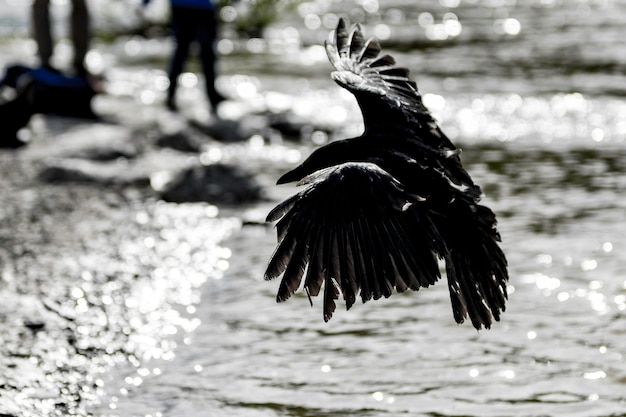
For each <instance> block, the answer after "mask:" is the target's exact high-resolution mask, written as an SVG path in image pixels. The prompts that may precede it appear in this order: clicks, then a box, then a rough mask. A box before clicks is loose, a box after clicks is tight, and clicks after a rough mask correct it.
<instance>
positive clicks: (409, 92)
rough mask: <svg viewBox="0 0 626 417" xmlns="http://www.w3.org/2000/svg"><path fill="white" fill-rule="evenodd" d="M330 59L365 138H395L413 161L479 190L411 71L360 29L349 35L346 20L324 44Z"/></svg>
mask: <svg viewBox="0 0 626 417" xmlns="http://www.w3.org/2000/svg"><path fill="white" fill-rule="evenodd" d="M325 45H326V53H327V55H328V59H329V60H330V62H331V64H332V65H333V67H334V68H335V71H333V72H332V73H331V77H332V78H333V80H335V82H337V84H339V85H340V86H342V87H344V88H345V89H347V90H348V91H350V92H351V93H352V94H354V96H355V98H356V99H357V102H358V103H359V107H360V108H361V112H362V114H363V123H364V125H365V132H366V135H369V136H378V137H380V138H381V140H383V139H389V138H390V137H394V136H397V134H396V133H395V132H397V131H398V130H402V131H404V132H409V134H404V135H401V136H402V140H403V141H404V142H405V143H406V144H407V145H410V146H413V147H414V149H415V153H414V155H413V157H414V158H416V159H419V155H423V156H425V157H427V158H430V159H431V160H432V161H433V162H432V164H433V166H435V165H439V166H440V167H439V168H440V169H441V170H442V171H445V172H446V175H447V176H448V178H449V179H450V181H452V182H453V183H455V184H457V185H464V186H469V187H474V188H475V190H476V191H475V194H477V195H479V194H480V193H481V191H480V189H479V188H478V187H475V186H474V184H473V182H472V180H471V179H470V177H469V175H468V174H467V172H466V171H465V169H464V168H463V167H462V165H461V160H460V157H459V154H460V150H459V149H457V148H456V146H454V144H453V143H452V141H450V139H449V138H448V137H447V136H446V135H445V134H444V133H443V131H441V129H440V128H439V126H438V125H437V123H436V121H435V120H434V119H433V117H432V116H431V114H430V112H429V111H428V109H427V108H426V107H425V106H424V104H423V102H422V96H421V95H420V93H419V91H418V88H417V84H416V83H415V82H414V81H412V80H411V79H409V70H408V69H406V68H402V67H399V66H397V65H396V61H395V59H394V58H393V57H392V56H390V55H387V54H384V55H382V54H381V47H380V44H379V43H378V41H377V40H376V39H375V38H370V39H369V40H367V41H366V40H365V38H364V36H363V31H362V29H361V27H360V25H358V24H356V25H353V26H352V29H351V30H350V31H348V29H347V27H346V23H345V21H344V20H343V19H340V20H339V23H338V24H337V28H336V29H335V30H334V31H333V32H331V36H330V40H328V41H326V43H325Z"/></svg>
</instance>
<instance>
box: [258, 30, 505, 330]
mask: <svg viewBox="0 0 626 417" xmlns="http://www.w3.org/2000/svg"><path fill="white" fill-rule="evenodd" d="M324 45H325V49H326V53H327V55H328V59H329V61H330V63H331V64H332V66H333V67H334V70H333V71H332V72H331V74H330V76H331V78H332V80H334V81H335V82H336V83H337V84H338V85H339V86H341V87H343V88H344V89H346V90H347V91H349V92H350V93H352V94H353V95H354V97H355V98H356V101H357V103H358V105H359V107H360V110H361V113H362V116H363V126H364V130H363V133H362V135H361V136H358V137H353V138H347V139H340V140H333V141H331V142H329V143H327V144H326V145H324V146H322V147H319V148H317V149H316V150H314V151H313V152H311V154H310V155H309V156H308V157H307V158H306V159H305V160H304V161H303V162H302V163H300V164H299V165H298V166H296V167H295V168H293V169H292V170H290V171H288V172H286V173H285V174H284V175H282V176H281V177H280V178H279V179H278V181H277V184H286V183H292V182H295V183H296V184H297V185H298V186H303V187H304V188H303V189H302V190H301V191H299V192H297V193H295V194H294V195H292V196H290V197H288V198H287V199H285V200H284V201H282V202H280V203H279V204H278V205H276V206H275V207H274V208H273V209H272V210H271V211H270V212H269V213H268V215H267V218H266V221H267V222H268V223H273V222H276V224H275V228H276V233H277V239H278V243H277V245H276V248H275V249H274V252H273V254H272V255H271V257H270V259H269V261H268V264H267V268H266V271H265V276H264V278H265V280H268V281H269V280H272V279H275V278H278V277H282V278H281V280H280V284H279V286H278V292H277V296H276V300H277V301H278V302H283V301H286V300H287V299H289V298H290V297H291V296H292V295H293V294H295V293H296V292H297V291H298V289H299V288H300V286H302V287H303V288H304V291H305V292H306V294H307V296H308V299H309V302H310V303H311V306H313V302H312V297H316V296H320V293H321V298H322V299H323V318H324V321H325V322H327V321H328V320H330V319H331V317H332V315H333V313H334V311H335V309H336V301H337V300H338V299H339V298H340V297H342V298H343V300H344V302H345V305H346V309H350V308H351V307H352V305H353V304H354V303H355V301H356V300H357V298H358V297H360V298H361V300H362V302H363V303H365V302H367V301H368V300H371V299H374V300H377V299H380V298H381V297H390V296H391V295H392V294H393V293H394V291H395V292H397V293H402V292H404V291H407V290H413V291H418V290H419V289H421V288H426V287H429V286H431V285H433V284H435V283H436V282H437V281H439V280H440V279H441V278H442V275H443V271H444V270H445V276H446V278H447V283H448V289H449V294H450V301H451V307H452V315H453V318H454V320H455V321H456V323H457V324H462V323H464V322H465V321H466V320H467V319H469V320H470V321H471V323H472V325H473V327H474V328H475V329H476V330H481V329H483V328H485V329H490V328H491V325H492V324H493V322H494V321H500V314H501V313H502V312H504V311H505V308H506V302H507V300H508V295H507V283H508V280H509V275H508V264H507V259H506V256H505V254H504V252H503V250H502V248H501V247H500V243H501V237H500V233H499V231H498V230H497V220H496V216H495V214H494V212H493V211H492V210H491V209H490V208H488V207H487V206H485V205H481V204H480V201H481V200H482V198H483V193H482V190H481V188H480V186H479V185H477V184H475V183H474V181H473V180H472V178H471V176H470V175H469V173H468V172H467V171H466V170H465V168H464V167H463V165H462V162H461V158H460V152H461V150H460V149H459V148H457V147H456V146H455V145H454V144H453V143H452V141H451V140H450V139H449V138H448V137H447V136H446V135H445V134H444V132H443V131H442V130H441V128H440V127H439V125H438V123H437V122H436V120H435V119H434V118H433V116H432V115H431V113H430V112H429V110H428V109H427V108H426V106H425V105H424V103H423V100H422V96H421V94H420V92H419V91H418V88H417V84H416V82H414V81H412V80H411V79H410V73H409V70H408V69H407V68H404V67H401V66H399V65H397V64H396V60H395V59H394V58H393V57H392V56H390V55H388V54H384V53H383V52H382V48H381V45H380V43H379V41H378V40H377V39H376V38H374V37H372V38H369V39H366V38H365V36H364V34H363V29H362V27H361V26H360V25H359V24H354V25H352V26H351V28H350V29H349V28H348V25H347V23H346V21H345V20H344V19H343V18H341V19H339V21H338V23H337V27H336V29H334V30H333V31H331V33H330V36H329V39H328V40H327V41H326V42H325V44H324ZM444 263H445V268H444V267H443V264H444Z"/></svg>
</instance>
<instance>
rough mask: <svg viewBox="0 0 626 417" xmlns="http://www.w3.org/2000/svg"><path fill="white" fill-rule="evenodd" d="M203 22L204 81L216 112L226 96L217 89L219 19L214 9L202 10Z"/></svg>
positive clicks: (201, 53)
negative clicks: (216, 43) (216, 45)
mask: <svg viewBox="0 0 626 417" xmlns="http://www.w3.org/2000/svg"><path fill="white" fill-rule="evenodd" d="M202 16H203V19H202V20H203V24H202V25H201V26H200V28H199V31H198V40H199V42H200V60H201V62H202V69H203V72H204V82H205V86H206V93H207V97H208V99H209V103H210V104H211V111H212V112H213V113H215V112H216V111H217V106H218V104H219V103H221V102H222V101H224V97H223V96H222V95H221V94H220V93H218V92H217V90H216V89H215V78H216V70H215V68H216V64H217V54H216V52H215V41H216V39H217V19H216V18H215V12H214V11H213V10H206V11H202Z"/></svg>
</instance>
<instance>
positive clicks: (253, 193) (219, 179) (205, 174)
mask: <svg viewBox="0 0 626 417" xmlns="http://www.w3.org/2000/svg"><path fill="white" fill-rule="evenodd" d="M161 198H162V199H163V200H165V201H169V202H175V203H183V202H198V201H206V202H210V203H214V204H220V203H222V204H243V203H252V202H256V201H260V200H262V199H263V192H262V189H261V187H260V185H259V184H258V183H257V181H256V180H255V179H254V177H252V176H251V175H249V174H247V173H244V172H242V171H241V170H240V169H238V168H236V167H233V166H230V165H223V164H213V165H208V166H204V165H200V166H194V167H190V168H187V169H184V170H182V171H181V172H180V173H179V174H178V175H177V176H176V177H175V178H174V179H172V181H170V182H169V183H168V184H166V185H165V187H164V189H163V191H162V192H161Z"/></svg>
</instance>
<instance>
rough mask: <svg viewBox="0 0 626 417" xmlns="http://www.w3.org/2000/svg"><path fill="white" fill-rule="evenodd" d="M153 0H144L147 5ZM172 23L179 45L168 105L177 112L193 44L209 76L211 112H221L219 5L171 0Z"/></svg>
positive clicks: (203, 0) (204, 0)
mask: <svg viewBox="0 0 626 417" xmlns="http://www.w3.org/2000/svg"><path fill="white" fill-rule="evenodd" d="M150 1H151V0H143V5H144V6H146V5H147V4H149V3H150ZM170 5H171V25H172V30H173V35H174V38H175V40H176V48H175V49H174V53H173V55H172V59H171V62H170V68H169V73H168V76H169V81H170V85H169V88H168V90H167V100H166V105H167V107H168V108H169V109H170V110H171V111H177V110H178V106H177V105H176V89H177V88H178V78H179V76H180V74H181V73H182V72H183V67H184V64H185V61H186V60H187V59H188V57H189V49H190V47H191V44H192V43H194V42H197V43H198V44H199V46H200V56H199V58H200V62H201V65H202V70H203V73H204V78H205V85H206V94H207V97H208V99H209V103H210V104H211V113H212V114H214V115H215V114H217V107H218V105H219V104H220V103H221V102H222V101H224V97H223V96H222V95H221V94H220V93H219V92H218V91H217V90H216V89H215V78H216V71H215V65H216V60H217V55H216V53H215V41H216V38H217V18H216V5H215V4H214V3H213V2H212V0H170Z"/></svg>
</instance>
